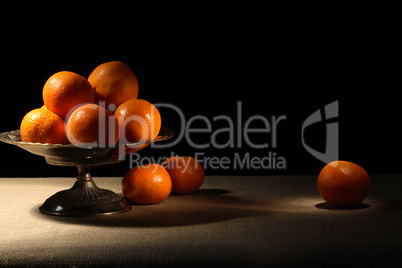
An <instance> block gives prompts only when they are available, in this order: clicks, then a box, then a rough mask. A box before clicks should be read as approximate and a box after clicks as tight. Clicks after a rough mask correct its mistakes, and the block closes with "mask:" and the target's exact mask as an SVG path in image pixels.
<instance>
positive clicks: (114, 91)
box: [88, 61, 138, 111]
mask: <svg viewBox="0 0 402 268" xmlns="http://www.w3.org/2000/svg"><path fill="white" fill-rule="evenodd" d="M88 81H89V82H90V83H91V85H92V87H93V88H94V89H95V95H96V101H97V102H98V103H99V102H100V101H105V104H106V105H107V106H105V107H107V108H108V109H109V110H111V111H114V110H115V109H116V108H117V106H119V105H120V104H122V103H123V102H125V101H126V100H129V99H132V98H137V96H138V80H137V78H136V77H135V75H134V74H133V72H132V71H131V69H130V67H128V66H127V65H126V64H125V63H123V62H121V61H110V62H106V63H103V64H101V65H99V66H98V67H96V68H95V70H93V72H92V73H91V74H90V75H89V77H88ZM110 104H113V105H110Z"/></svg>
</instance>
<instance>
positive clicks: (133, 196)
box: [122, 163, 172, 205]
mask: <svg viewBox="0 0 402 268" xmlns="http://www.w3.org/2000/svg"><path fill="white" fill-rule="evenodd" d="M122 190H123V194H124V196H125V197H126V198H127V199H128V200H130V201H131V202H133V203H136V204H143V205H151V204H158V203H160V202H162V201H163V200H165V199H166V198H167V197H168V196H169V195H170V192H171V190H172V181H171V179H170V176H169V173H168V172H167V171H166V169H165V168H164V167H162V166H161V165H159V164H155V163H152V164H148V165H142V166H137V167H134V168H132V169H130V170H129V171H128V172H127V174H126V175H125V176H124V178H123V180H122Z"/></svg>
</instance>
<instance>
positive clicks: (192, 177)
mask: <svg viewBox="0 0 402 268" xmlns="http://www.w3.org/2000/svg"><path fill="white" fill-rule="evenodd" d="M162 166H163V167H164V168H166V170H167V171H168V172H169V175H170V178H171V179H172V193H174V194H189V193H192V192H194V191H196V190H197V189H198V188H200V186H201V185H202V183H203V182H204V178H205V171H204V168H203V167H202V165H201V164H200V162H198V161H197V159H195V158H194V157H190V156H172V157H169V158H168V159H166V161H165V162H163V164H162Z"/></svg>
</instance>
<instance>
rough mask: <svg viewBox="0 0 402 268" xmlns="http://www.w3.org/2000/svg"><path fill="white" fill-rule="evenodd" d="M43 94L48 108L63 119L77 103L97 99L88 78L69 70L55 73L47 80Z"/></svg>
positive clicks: (91, 101) (90, 101)
mask: <svg viewBox="0 0 402 268" xmlns="http://www.w3.org/2000/svg"><path fill="white" fill-rule="evenodd" d="M42 95H43V102H44V103H45V106H46V108H47V109H48V110H50V111H52V112H54V113H56V114H58V115H59V116H60V117H61V118H63V119H66V116H67V115H68V114H69V113H71V112H72V109H73V108H74V107H76V106H77V105H80V104H83V103H93V102H94V100H95V92H94V90H93V88H92V86H91V84H90V83H89V82H88V80H87V79H86V78H85V77H83V76H81V75H79V74H76V73H73V72H69V71H62V72H58V73H55V74H53V75H52V76H51V77H50V78H49V79H48V80H47V81H46V83H45V85H44V87H43V91H42Z"/></svg>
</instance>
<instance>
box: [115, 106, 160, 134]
mask: <svg viewBox="0 0 402 268" xmlns="http://www.w3.org/2000/svg"><path fill="white" fill-rule="evenodd" d="M114 115H115V117H116V119H117V121H118V122H119V126H120V139H121V140H122V141H123V142H139V141H145V140H149V139H152V138H154V137H156V136H157V135H158V133H159V130H160V129H161V115H160V113H159V111H158V109H157V108H156V107H155V106H154V105H152V104H151V103H149V102H148V101H146V100H142V99H130V100H128V101H126V102H124V103H122V104H121V105H120V106H119V107H117V109H116V111H115V113H114Z"/></svg>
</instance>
